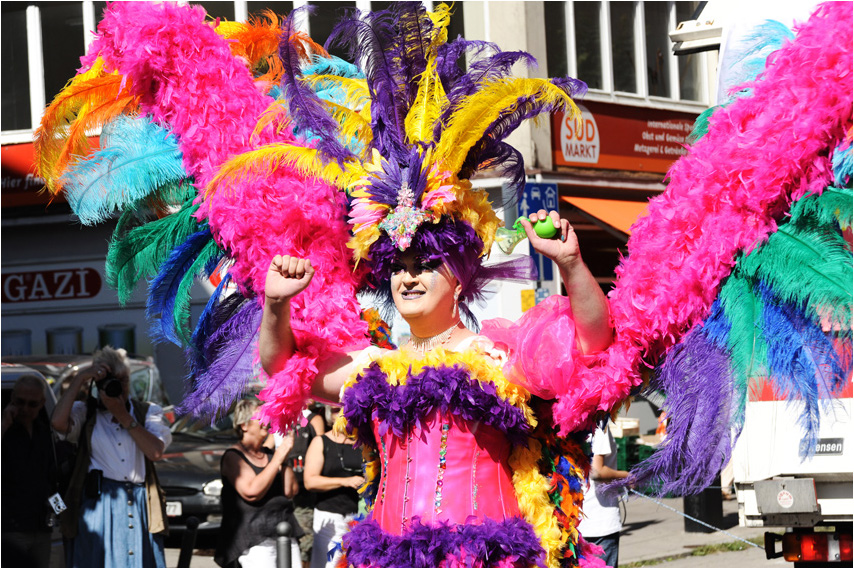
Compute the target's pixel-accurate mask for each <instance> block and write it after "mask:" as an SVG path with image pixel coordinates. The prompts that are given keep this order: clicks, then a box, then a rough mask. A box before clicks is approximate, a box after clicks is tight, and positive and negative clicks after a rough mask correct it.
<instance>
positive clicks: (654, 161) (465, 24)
mask: <svg viewBox="0 0 854 569" xmlns="http://www.w3.org/2000/svg"><path fill="white" fill-rule="evenodd" d="M192 3H193V4H200V5H202V6H203V7H204V8H205V9H206V10H207V11H208V13H209V15H210V16H211V17H212V18H224V19H229V20H238V21H241V20H245V19H246V18H247V17H248V15H250V14H255V13H259V12H261V11H262V10H264V9H271V10H273V11H274V12H276V13H279V14H284V13H288V12H290V11H291V10H292V9H293V8H295V7H298V6H301V5H304V4H306V3H311V4H316V5H317V7H316V8H317V9H316V10H315V11H314V13H313V14H311V15H310V16H308V17H307V18H306V19H304V21H303V22H302V26H303V27H304V29H305V30H306V31H308V32H309V33H310V34H311V36H312V37H313V38H314V39H315V40H316V41H318V42H320V43H323V42H324V41H325V40H326V37H327V36H328V35H329V33H330V31H331V30H332V27H333V26H334V24H335V22H336V21H337V19H338V17H339V15H340V14H339V10H340V9H343V8H354V7H356V8H359V9H363V10H368V9H382V8H385V7H387V6H388V5H389V4H390V3H389V2H370V1H367V0H358V1H351V2H305V1H294V2H254V1H245V0H239V1H234V2H232V1H222V2H192ZM427 4H428V8H429V7H430V5H431V3H427ZM700 4H704V3H700V2H641V1H635V2H607V1H593V2H575V1H571V0H569V1H553V2H483V1H470V0H466V1H463V2H457V3H456V5H455V9H454V14H453V17H452V20H451V24H450V28H449V37H450V38H456V37H457V36H458V35H463V36H465V37H466V38H468V39H481V40H486V41H491V42H495V43H496V44H498V45H499V46H500V47H501V48H502V49H504V50H523V51H527V52H530V53H531V54H533V55H534V56H535V57H536V59H537V60H538V62H539V66H538V67H537V68H536V69H524V68H521V67H520V68H518V69H515V70H514V72H515V73H516V74H517V75H519V76H525V75H526V74H527V76H530V77H546V76H558V75H570V76H574V77H578V78H579V79H581V80H583V81H585V82H586V83H587V85H588V88H589V90H588V92H587V94H586V95H585V96H584V97H583V98H582V99H581V100H579V106H580V109H581V113H582V114H581V118H582V120H581V121H576V120H574V119H571V120H569V119H567V118H565V117H563V116H560V115H557V116H553V117H543V118H542V119H541V120H539V121H537V122H532V121H528V123H526V124H525V125H523V126H522V127H521V128H519V129H518V130H517V132H515V133H514V134H513V135H512V138H511V140H510V142H511V143H512V144H513V145H514V146H516V147H517V148H518V149H519V150H520V151H521V152H522V154H523V156H524V158H525V162H526V165H527V168H528V174H529V180H530V184H528V187H527V188H526V194H525V197H524V198H523V200H522V201H521V202H520V203H519V204H518V205H514V206H509V207H507V208H505V209H502V210H501V212H500V214H501V215H503V216H504V218H505V221H507V222H508V225H509V224H512V222H513V220H515V218H516V217H517V215H519V214H520V213H525V212H527V211H530V210H531V209H536V208H538V207H539V206H541V205H542V206H557V207H558V208H559V209H560V211H561V213H562V214H563V215H564V216H566V217H568V218H569V219H570V221H571V222H572V224H573V226H574V227H575V230H576V232H577V234H578V235H579V240H580V242H581V247H582V253H583V256H584V259H585V261H586V262H587V264H588V265H589V266H590V267H591V270H592V271H593V273H594V275H595V276H596V278H597V280H598V281H599V282H600V284H601V286H602V287H603V288H604V289H606V290H608V289H609V288H610V286H611V283H612V281H613V276H614V268H615V267H616V265H617V263H618V260H619V251H620V249H621V248H622V247H624V245H625V243H626V240H627V238H628V234H629V226H630V225H631V223H632V222H633V221H634V219H636V218H637V216H638V215H641V214H642V213H643V211H644V208H645V204H646V201H647V200H648V199H649V198H650V197H653V196H655V195H657V194H658V193H660V192H661V191H662V190H663V189H664V184H663V178H664V176H665V173H666V171H667V168H668V167H669V165H670V164H672V162H673V161H674V160H675V159H677V158H678V157H679V156H680V155H681V154H683V153H684V152H685V150H684V148H683V145H684V144H685V142H686V138H687V136H688V134H689V132H690V129H691V125H692V123H693V120H694V118H695V117H696V116H697V114H699V113H700V112H702V111H703V110H704V109H706V108H707V107H708V106H709V105H710V104H711V102H712V99H713V94H714V83H715V82H714V73H715V66H716V52H715V51H707V52H701V53H695V54H691V55H681V56H679V57H677V56H675V55H673V53H672V49H671V45H672V44H671V41H670V39H669V37H668V34H669V32H671V31H673V30H674V29H675V28H676V25H677V23H678V22H680V21H684V20H691V19H693V18H694V17H695V15H696V13H697V11H698V7H699V5H700ZM0 6H2V32H3V33H2V37H3V39H2V60H3V70H2V73H3V76H2V115H0V117H2V132H0V143H2V285H3V286H2V290H3V297H2V333H3V355H9V354H12V353H26V352H30V353H34V354H35V353H46V352H48V351H49V350H50V351H84V352H89V351H91V350H92V349H94V348H95V347H96V346H97V345H99V344H102V343H104V342H106V341H111V342H113V343H116V342H126V343H127V345H128V347H129V348H130V349H132V350H133V351H135V352H137V353H140V354H142V355H147V356H152V357H154V358H155V359H156V360H157V361H158V364H159V365H160V368H161V373H162V375H163V377H164V381H165V384H166V385H167V389H168V390H169V391H170V395H171V396H172V398H173V399H175V400H177V399H178V398H179V397H180V392H181V384H182V378H183V376H184V374H185V372H184V369H183V366H182V355H181V352H180V350H179V349H178V348H176V347H172V346H168V345H158V346H155V345H152V344H151V343H150V341H149V339H148V336H147V333H146V331H147V324H146V320H145V301H144V299H145V291H144V290H142V287H140V290H138V291H137V294H136V295H135V296H134V297H133V298H132V300H131V301H130V302H129V303H128V304H127V305H126V306H125V307H121V306H119V304H118V302H117V300H116V296H115V293H114V292H113V291H112V290H109V289H108V288H107V287H106V285H105V278H104V258H105V253H106V244H107V241H108V240H109V236H110V234H111V232H112V229H113V224H110V223H107V224H103V225H102V226H97V227H84V226H81V225H80V223H79V222H78V221H77V220H76V218H75V216H74V215H73V214H72V213H71V211H70V208H69V207H68V205H67V204H66V203H64V202H63V201H62V199H54V200H52V201H51V200H50V199H49V197H48V196H47V195H46V194H45V193H40V192H38V191H37V190H38V189H39V188H40V187H41V186H42V181H41V180H40V179H38V178H37V177H36V176H35V175H34V173H33V172H34V170H33V156H32V136H33V130H34V127H35V126H37V125H38V123H39V121H40V118H41V114H42V112H43V109H44V108H45V106H46V104H48V103H49V102H50V101H51V99H52V98H53V97H54V96H55V95H56V94H57V93H58V92H59V91H60V89H61V88H62V87H63V85H64V84H65V82H66V81H67V80H68V79H70V78H71V77H72V76H73V75H74V73H75V70H76V69H77V67H79V58H80V56H81V55H83V54H84V51H85V49H86V44H87V43H88V41H89V38H91V35H92V32H94V30H95V29H96V27H97V23H98V21H99V18H100V14H101V12H102V11H103V8H104V6H105V3H104V2H93V1H91V0H85V1H82V2H81V1H76V2H27V1H20V2H3V3H2V5H0ZM331 51H332V52H333V53H336V50H335V49H334V48H332V49H331ZM336 54H337V55H343V54H340V53H336ZM95 134H97V133H93V135H95ZM474 183H475V185H477V186H479V187H483V188H487V189H489V191H490V193H491V194H492V195H493V196H494V197H495V199H494V203H496V204H501V203H505V201H506V200H504V199H503V196H505V194H504V191H503V188H502V180H501V179H500V178H498V177H497V176H490V175H489V173H487V174H486V175H483V176H480V177H479V178H477V179H476V180H474ZM520 247H527V245H522V246H520ZM494 255H495V256H496V257H498V256H500V255H501V254H500V252H497V251H496V253H495V254H494ZM541 279H542V280H541V281H539V282H537V283H530V285H517V284H512V285H501V286H499V287H498V288H497V291H496V294H497V295H498V298H497V299H494V300H493V301H492V302H491V303H490V307H489V309H488V310H486V309H485V310H482V311H480V312H479V316H481V317H494V316H502V317H505V318H511V319H514V318H516V317H518V316H519V315H521V313H522V311H523V310H524V309H526V308H527V307H529V306H530V305H531V304H532V303H534V302H536V301H537V300H538V299H540V298H542V297H543V296H544V295H545V294H549V293H556V292H559V290H560V284H559V280H558V278H557V274H556V271H554V270H553V268H552V267H550V266H542V270H541ZM209 291H210V288H209V287H205V286H203V284H200V285H199V286H197V290H195V291H194V294H193V297H194V303H195V304H194V306H193V310H194V313H195V314H198V312H199V311H200V310H201V308H202V307H203V305H204V303H205V302H206V295H207V294H209Z"/></svg>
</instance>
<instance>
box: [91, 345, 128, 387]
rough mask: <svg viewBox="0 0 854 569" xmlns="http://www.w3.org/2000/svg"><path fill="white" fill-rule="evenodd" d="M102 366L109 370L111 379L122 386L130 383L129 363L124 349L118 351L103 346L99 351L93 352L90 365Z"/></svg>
mask: <svg viewBox="0 0 854 569" xmlns="http://www.w3.org/2000/svg"><path fill="white" fill-rule="evenodd" d="M98 364H102V365H104V366H106V367H107V368H109V370H110V372H111V373H112V374H113V377H115V378H116V379H118V380H120V381H121V382H122V383H123V384H125V383H128V382H129V381H130V361H129V360H128V353H127V351H126V350H125V349H124V348H119V349H118V350H117V349H115V348H113V347H112V346H104V347H103V348H101V349H100V350H95V353H94V354H93V355H92V365H93V366H94V365H98Z"/></svg>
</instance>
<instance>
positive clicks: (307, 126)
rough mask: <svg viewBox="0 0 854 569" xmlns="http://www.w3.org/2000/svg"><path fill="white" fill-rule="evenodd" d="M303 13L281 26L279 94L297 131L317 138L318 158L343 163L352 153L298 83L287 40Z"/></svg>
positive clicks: (330, 120)
mask: <svg viewBox="0 0 854 569" xmlns="http://www.w3.org/2000/svg"><path fill="white" fill-rule="evenodd" d="M306 9H307V8H298V9H296V10H293V11H292V12H291V13H290V14H289V15H288V17H287V19H285V21H284V22H283V23H282V38H281V40H280V41H279V57H280V58H281V60H282V65H283V67H284V72H283V73H282V90H283V91H284V94H285V98H286V100H287V102H288V111H289V114H290V117H291V120H293V122H294V124H295V125H296V126H297V128H298V129H299V130H301V131H303V132H305V133H306V134H309V133H310V134H314V135H319V136H317V137H316V139H317V143H316V144H317V149H318V150H320V151H321V152H322V153H323V154H322V155H325V157H328V158H332V159H334V160H337V161H338V162H339V163H343V162H344V161H345V160H347V159H348V158H351V157H352V156H353V153H352V152H350V151H349V150H348V149H347V148H346V147H344V146H343V145H342V144H341V143H340V142H339V140H338V139H339V137H338V136H337V135H336V134H337V133H338V126H339V125H338V122H337V121H335V119H333V118H332V116H331V115H330V114H329V113H328V111H327V109H326V106H325V105H324V104H323V102H322V101H321V99H320V98H319V97H318V96H317V94H316V93H315V92H314V90H313V89H311V87H309V86H308V85H306V84H305V83H303V82H302V81H301V78H302V71H301V64H300V58H299V52H298V51H297V50H296V49H295V48H294V45H293V44H292V43H291V36H292V35H293V34H294V32H295V31H296V27H295V18H296V16H297V15H298V14H301V13H302V12H303V10H306Z"/></svg>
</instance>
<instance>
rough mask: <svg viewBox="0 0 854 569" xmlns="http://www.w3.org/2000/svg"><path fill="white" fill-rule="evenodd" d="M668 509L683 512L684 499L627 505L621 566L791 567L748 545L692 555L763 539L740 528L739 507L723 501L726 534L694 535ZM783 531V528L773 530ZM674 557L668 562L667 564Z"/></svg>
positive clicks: (760, 533)
mask: <svg viewBox="0 0 854 569" xmlns="http://www.w3.org/2000/svg"><path fill="white" fill-rule="evenodd" d="M668 507H670V508H673V509H675V510H678V511H679V512H682V511H684V507H683V504H682V498H665V499H660V500H657V502H656V501H654V500H652V499H649V498H647V497H642V496H638V495H634V494H633V495H632V497H631V498H630V499H629V501H628V504H627V505H626V522H625V524H624V526H623V532H622V534H621V535H620V565H625V564H629V563H634V562H638V561H651V560H662V562H661V563H656V564H655V567H791V566H792V565H791V563H786V562H785V561H783V560H782V559H766V558H765V551H764V550H763V549H759V548H755V547H752V546H746V547H747V549H745V550H744V551H727V552H719V553H710V554H707V555H702V556H690V553H691V551H692V550H694V549H696V548H698V547H701V546H704V545H714V544H722V543H731V542H735V541H738V538H742V539H751V538H757V537H762V536H763V535H764V534H765V529H764V528H746V527H739V525H738V504H737V503H736V501H735V500H725V501H724V502H723V521H724V523H723V524H722V526H723V527H722V528H720V529H723V530H726V531H727V532H729V535H728V534H726V533H723V532H713V533H694V532H686V531H685V518H684V517H683V516H682V515H680V514H679V513H676V512H673V511H671V510H670V509H668ZM772 529H776V530H777V531H781V530H780V528H772ZM668 558H671V559H670V560H669V561H665V560H667V559H668Z"/></svg>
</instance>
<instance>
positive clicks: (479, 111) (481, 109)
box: [436, 79, 579, 172]
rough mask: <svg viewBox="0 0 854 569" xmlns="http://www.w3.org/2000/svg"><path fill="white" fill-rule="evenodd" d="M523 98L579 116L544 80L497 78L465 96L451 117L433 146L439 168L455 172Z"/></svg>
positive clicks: (564, 98)
mask: <svg viewBox="0 0 854 569" xmlns="http://www.w3.org/2000/svg"><path fill="white" fill-rule="evenodd" d="M523 97H534V98H535V100H536V101H537V102H539V103H541V104H544V105H546V104H560V105H563V106H564V107H565V108H566V111H567V115H568V116H576V115H577V114H578V113H579V111H578V107H577V106H576V105H575V103H574V102H573V101H572V99H571V98H570V97H569V95H567V94H566V93H565V92H564V91H562V90H561V89H559V88H558V87H556V86H555V85H553V84H552V83H551V82H549V81H548V80H546V79H499V80H497V81H494V82H492V83H490V84H487V85H486V86H485V87H484V88H482V89H481V90H479V91H478V92H477V93H475V94H473V95H471V96H470V97H467V99H466V101H465V102H463V103H462V104H461V105H460V109H459V110H458V111H457V112H456V113H454V115H453V116H452V117H451V118H450V121H449V123H448V126H447V128H446V129H445V130H444V132H443V133H442V138H441V140H440V141H439V143H438V144H437V145H436V157H437V159H438V160H439V161H440V163H441V164H442V167H443V168H444V169H447V170H450V171H451V172H457V171H458V170H459V169H460V167H461V166H462V164H463V162H464V161H465V158H466V155H467V154H468V151H469V150H470V149H471V147H472V146H474V145H475V144H476V143H477V141H478V140H480V139H481V138H482V137H483V134H484V132H485V131H486V129H487V128H488V127H489V126H490V125H491V124H492V123H493V122H494V121H495V120H496V119H497V118H498V117H499V116H501V115H502V114H503V113H507V112H511V111H513V110H514V109H515V108H516V106H517V104H518V100H519V99H520V98H523Z"/></svg>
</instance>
